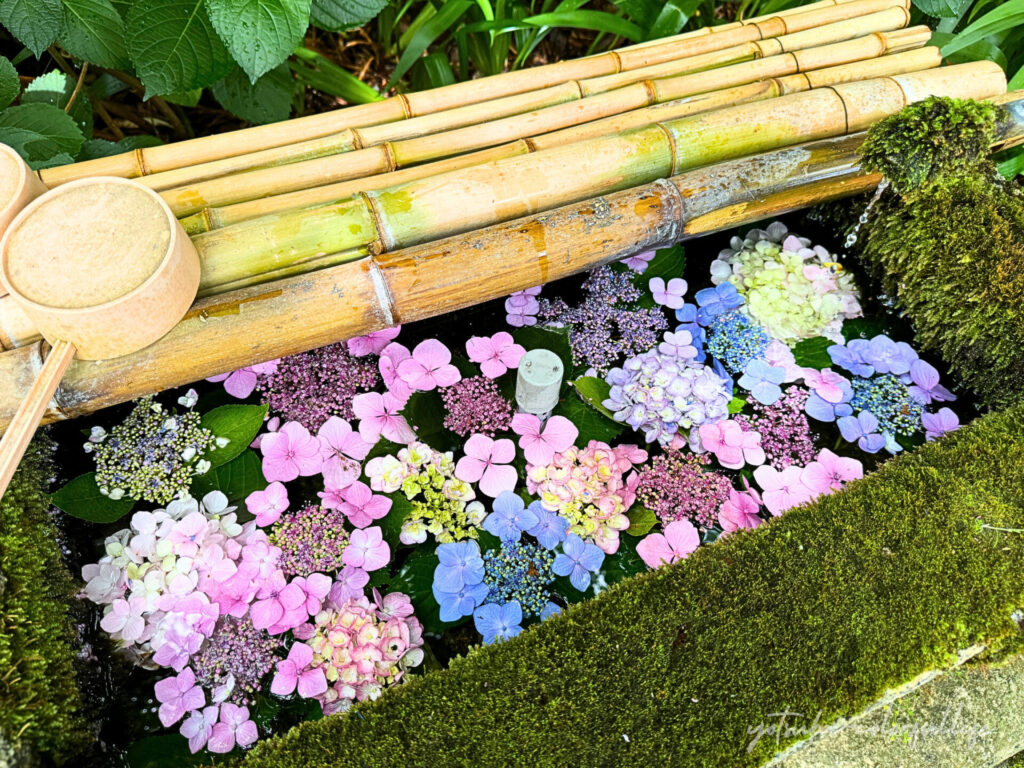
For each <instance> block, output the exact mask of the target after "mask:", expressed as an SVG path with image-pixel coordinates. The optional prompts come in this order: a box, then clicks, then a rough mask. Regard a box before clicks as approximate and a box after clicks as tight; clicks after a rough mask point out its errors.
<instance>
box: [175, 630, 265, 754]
mask: <svg viewBox="0 0 1024 768" xmlns="http://www.w3.org/2000/svg"><path fill="white" fill-rule="evenodd" d="M280 647H281V639H280V638H278V637H274V636H272V635H268V634H267V633H266V632H264V631H262V630H259V629H256V627H254V626H253V623H252V619H250V618H249V617H248V616H244V617H242V618H234V617H231V616H221V618H220V619H219V620H218V622H217V626H216V628H215V629H214V630H213V634H211V635H210V637H209V638H207V640H206V642H205V643H203V647H202V648H200V649H199V652H198V653H196V654H195V655H194V656H193V657H192V659H191V661H190V666H191V667H192V669H193V670H194V671H195V675H196V681H197V684H199V685H202V686H203V688H206V689H207V690H211V691H212V690H215V689H218V688H222V687H224V686H229V687H230V692H229V693H228V694H227V698H228V700H229V701H231V702H233V703H235V704H242V705H247V704H252V703H254V702H255V700H256V694H257V693H259V691H260V684H261V682H262V681H263V678H264V677H265V676H266V675H267V673H268V672H270V670H272V669H273V668H274V664H275V663H276V662H277V656H276V655H275V651H276V650H277V649H278V648H280ZM211 725H212V723H211ZM207 738H209V737H207Z"/></svg>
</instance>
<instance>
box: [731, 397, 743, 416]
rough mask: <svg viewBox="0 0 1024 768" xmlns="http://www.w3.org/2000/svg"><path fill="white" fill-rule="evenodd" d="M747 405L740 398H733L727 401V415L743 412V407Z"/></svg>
mask: <svg viewBox="0 0 1024 768" xmlns="http://www.w3.org/2000/svg"><path fill="white" fill-rule="evenodd" d="M746 404H747V401H746V400H745V399H744V398H742V397H734V398H733V399H732V400H730V401H729V413H730V414H733V413H739V412H740V411H742V410H743V406H745V405H746Z"/></svg>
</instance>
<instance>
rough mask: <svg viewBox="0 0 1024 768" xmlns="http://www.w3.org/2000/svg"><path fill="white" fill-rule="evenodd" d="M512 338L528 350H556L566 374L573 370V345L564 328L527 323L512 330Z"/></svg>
mask: <svg viewBox="0 0 1024 768" xmlns="http://www.w3.org/2000/svg"><path fill="white" fill-rule="evenodd" d="M512 338H513V339H515V341H516V344H519V345H520V346H522V347H524V348H525V349H526V351H527V352H529V351H530V350H531V349H547V350H550V351H552V352H554V353H555V354H556V355H558V356H559V357H560V358H561V360H562V366H563V368H564V369H565V372H566V374H567V375H568V374H569V372H570V371H572V369H573V362H572V347H571V346H570V345H569V333H568V331H566V330H565V329H564V328H542V327H539V326H536V325H527V326H523V327H522V328H516V329H515V330H514V331H512Z"/></svg>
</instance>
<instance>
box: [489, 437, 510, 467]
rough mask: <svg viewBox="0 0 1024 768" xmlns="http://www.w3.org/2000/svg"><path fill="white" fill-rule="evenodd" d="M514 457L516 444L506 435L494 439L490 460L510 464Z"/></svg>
mask: <svg viewBox="0 0 1024 768" xmlns="http://www.w3.org/2000/svg"><path fill="white" fill-rule="evenodd" d="M515 458H516V444H515V443H513V442H512V441H511V440H509V439H508V438H507V437H505V438H501V439H499V440H495V441H494V444H493V445H492V446H491V461H492V462H494V463H495V464H511V463H512V462H513V461H514V460H515Z"/></svg>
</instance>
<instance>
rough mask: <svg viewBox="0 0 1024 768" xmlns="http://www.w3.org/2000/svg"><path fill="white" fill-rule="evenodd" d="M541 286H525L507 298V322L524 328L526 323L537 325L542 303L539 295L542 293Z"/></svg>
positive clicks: (515, 326)
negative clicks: (538, 299)
mask: <svg viewBox="0 0 1024 768" xmlns="http://www.w3.org/2000/svg"><path fill="white" fill-rule="evenodd" d="M540 290H541V286H539V285H537V286H534V287H533V288H525V289H523V290H521V291H516V292H515V293H513V294H512V295H511V296H509V297H508V298H507V299H505V312H507V313H508V314H507V315H506V317H505V320H506V322H507V323H508V324H509V325H511V326H512V327H514V328H522V327H523V326H524V325H536V324H537V313H538V312H539V311H540V303H539V302H538V301H537V297H538V296H539V295H540Z"/></svg>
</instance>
